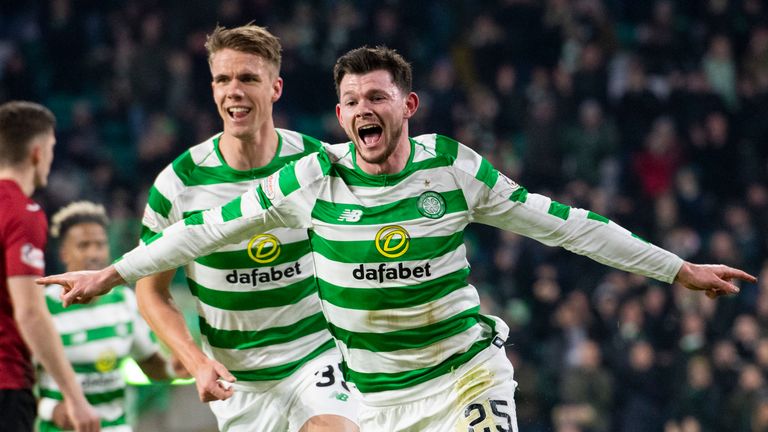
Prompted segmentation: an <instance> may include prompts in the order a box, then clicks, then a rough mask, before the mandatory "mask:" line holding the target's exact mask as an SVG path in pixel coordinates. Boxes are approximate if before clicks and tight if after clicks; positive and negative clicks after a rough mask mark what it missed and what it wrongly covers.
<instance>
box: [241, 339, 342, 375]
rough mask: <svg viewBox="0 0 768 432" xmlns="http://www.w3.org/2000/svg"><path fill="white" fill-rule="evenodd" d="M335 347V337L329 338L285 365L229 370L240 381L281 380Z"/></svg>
mask: <svg viewBox="0 0 768 432" xmlns="http://www.w3.org/2000/svg"><path fill="white" fill-rule="evenodd" d="M335 347H336V344H335V343H334V342H333V339H331V338H328V340H327V341H325V342H324V343H323V344H322V345H320V346H318V347H317V348H315V349H314V350H313V351H312V352H311V353H309V354H307V355H306V356H304V357H303V358H301V359H299V360H296V361H293V362H290V363H286V364H284V365H280V366H273V367H268V368H264V369H256V370H250V371H242V370H230V371H229V372H230V373H231V374H232V375H234V376H235V378H237V379H238V380H239V381H272V380H281V379H283V378H285V377H287V376H290V375H291V374H292V373H294V372H296V371H297V370H298V369H299V368H300V367H302V366H304V364H305V363H307V362H309V361H310V360H313V359H315V358H317V357H318V356H320V355H321V354H323V353H324V352H326V351H328V350H329V349H332V348H335Z"/></svg>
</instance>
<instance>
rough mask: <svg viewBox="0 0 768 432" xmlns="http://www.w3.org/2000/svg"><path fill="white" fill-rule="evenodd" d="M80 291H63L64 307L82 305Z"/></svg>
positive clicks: (62, 300) (62, 301)
mask: <svg viewBox="0 0 768 432" xmlns="http://www.w3.org/2000/svg"><path fill="white" fill-rule="evenodd" d="M79 294H80V292H79V290H75V289H71V290H70V291H69V292H64V291H62V293H61V297H60V298H61V304H62V305H63V306H64V307H68V306H69V305H71V304H76V303H82V302H83V301H82V296H80V295H79Z"/></svg>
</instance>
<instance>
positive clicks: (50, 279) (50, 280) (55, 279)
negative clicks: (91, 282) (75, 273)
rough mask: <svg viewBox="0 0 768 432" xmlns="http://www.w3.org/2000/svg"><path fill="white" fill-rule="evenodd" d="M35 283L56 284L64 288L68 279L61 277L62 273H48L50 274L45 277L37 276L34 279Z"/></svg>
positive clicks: (67, 284)
mask: <svg viewBox="0 0 768 432" xmlns="http://www.w3.org/2000/svg"><path fill="white" fill-rule="evenodd" d="M35 283H36V284H38V285H50V284H57V285H61V286H63V287H65V288H67V287H69V281H68V280H67V279H66V278H64V277H62V275H60V274H57V275H50V276H45V277H39V278H37V279H35Z"/></svg>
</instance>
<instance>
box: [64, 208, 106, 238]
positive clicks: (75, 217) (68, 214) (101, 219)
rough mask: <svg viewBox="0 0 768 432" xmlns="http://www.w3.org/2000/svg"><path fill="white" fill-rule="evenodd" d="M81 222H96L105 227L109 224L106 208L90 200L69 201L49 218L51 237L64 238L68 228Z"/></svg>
mask: <svg viewBox="0 0 768 432" xmlns="http://www.w3.org/2000/svg"><path fill="white" fill-rule="evenodd" d="M81 223H97V224H99V225H101V226H102V227H104V229H106V228H107V225H108V224H109V217H108V216H107V210H106V209H105V208H104V206H103V205H101V204H96V203H94V202H91V201H75V202H73V203H70V204H68V205H66V206H64V207H62V208H61V209H59V211H57V212H56V214H54V215H53V217H52V218H51V237H53V238H59V237H60V238H64V236H66V235H67V231H69V229H70V228H72V227H73V226H75V225H77V224H81Z"/></svg>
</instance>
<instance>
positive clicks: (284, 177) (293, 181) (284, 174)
mask: <svg viewBox="0 0 768 432" xmlns="http://www.w3.org/2000/svg"><path fill="white" fill-rule="evenodd" d="M279 184H280V192H282V193H283V196H288V195H290V194H291V192H293V191H295V190H297V189H299V187H300V185H299V179H298V178H296V165H295V164H293V163H291V164H288V165H286V166H284V167H283V169H281V170H280V178H279Z"/></svg>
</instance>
